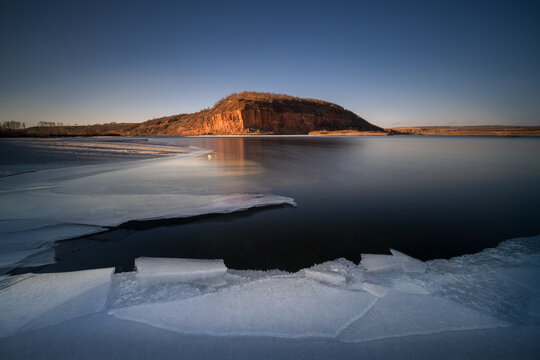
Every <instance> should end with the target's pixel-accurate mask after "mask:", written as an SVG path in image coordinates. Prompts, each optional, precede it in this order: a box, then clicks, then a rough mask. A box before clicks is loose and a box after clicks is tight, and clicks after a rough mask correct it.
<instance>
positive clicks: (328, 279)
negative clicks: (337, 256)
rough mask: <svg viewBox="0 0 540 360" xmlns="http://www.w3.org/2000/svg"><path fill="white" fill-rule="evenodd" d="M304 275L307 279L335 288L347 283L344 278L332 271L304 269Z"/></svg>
mask: <svg viewBox="0 0 540 360" xmlns="http://www.w3.org/2000/svg"><path fill="white" fill-rule="evenodd" d="M304 274H305V275H306V277H307V278H310V279H313V280H317V281H320V282H323V283H327V284H332V285H337V286H339V285H343V284H345V282H346V281H347V279H346V278H345V276H343V275H341V274H339V273H337V272H333V271H325V270H314V269H305V270H304Z"/></svg>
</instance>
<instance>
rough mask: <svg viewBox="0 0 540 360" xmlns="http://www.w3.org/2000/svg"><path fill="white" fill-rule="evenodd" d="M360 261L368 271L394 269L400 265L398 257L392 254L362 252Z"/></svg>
mask: <svg viewBox="0 0 540 360" xmlns="http://www.w3.org/2000/svg"><path fill="white" fill-rule="evenodd" d="M360 263H361V264H362V266H363V267H364V268H366V269H367V270H368V271H383V270H395V269H399V268H400V267H401V261H400V259H399V258H398V257H396V256H392V255H378V254H362V260H361V262H360Z"/></svg>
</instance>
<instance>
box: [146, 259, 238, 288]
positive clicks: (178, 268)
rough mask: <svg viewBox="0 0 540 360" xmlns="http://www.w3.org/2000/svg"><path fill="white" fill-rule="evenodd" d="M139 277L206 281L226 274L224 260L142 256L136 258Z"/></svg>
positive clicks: (156, 280)
mask: <svg viewBox="0 0 540 360" xmlns="http://www.w3.org/2000/svg"><path fill="white" fill-rule="evenodd" d="M135 267H136V268H137V273H138V275H139V277H140V278H141V279H142V280H143V281H144V282H146V283H158V282H165V281H177V282H196V281H199V282H201V281H202V282H204V281H207V280H210V279H212V278H215V277H217V276H220V275H224V274H225V272H226V271H227V267H226V266H225V264H224V263H223V260H221V259H219V260H206V259H205V260H198V259H167V258H150V257H140V258H137V259H135Z"/></svg>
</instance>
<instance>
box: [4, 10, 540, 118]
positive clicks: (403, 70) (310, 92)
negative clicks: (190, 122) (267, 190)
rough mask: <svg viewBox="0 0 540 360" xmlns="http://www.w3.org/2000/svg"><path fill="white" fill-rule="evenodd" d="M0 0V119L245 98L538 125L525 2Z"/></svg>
mask: <svg viewBox="0 0 540 360" xmlns="http://www.w3.org/2000/svg"><path fill="white" fill-rule="evenodd" d="M0 1H1V3H0V4H1V5H0V6H1V7H0V44H1V52H0V79H1V81H0V121H9V120H16V121H23V122H25V123H26V124H27V125H31V124H35V123H37V122H38V121H57V122H63V123H65V124H93V123H106V122H141V121H144V120H148V119H151V118H156V117H160V116H166V115H172V114H178V113H189V112H196V111H199V110H201V109H203V108H207V107H211V106H212V105H213V104H214V103H216V102H217V101H218V100H219V99H221V98H223V97H225V96H227V95H229V94H232V93H235V92H241V91H244V90H249V91H265V92H273V93H282V94H289V95H294V96H299V97H309V98H317V99H322V100H327V101H331V102H334V103H337V104H339V105H341V106H343V107H345V108H347V109H349V110H351V111H353V112H355V113H356V114H358V115H359V116H361V117H363V118H365V119H366V120H368V121H370V122H372V123H374V124H377V125H379V126H383V127H392V126H413V125H466V124H469V125H482V124H503V125H504V124H509V125H540V2H538V1H530V2H525V1H503V2H498V1H458V0H456V1H433V0H431V1H413V0H407V1H360V0H358V1H337V0H336V1H328V0H326V1H317V0H311V1H305V2H302V1H293V0H289V1H278V0H276V1H269V0H267V1H235V0H229V1H205V0H199V1H147V2H143V1H135V0H134V1H127V2H123V1H104V2H101V1H73V0H71V1H36V2H33V1H22V0H21V1H7V0H0Z"/></svg>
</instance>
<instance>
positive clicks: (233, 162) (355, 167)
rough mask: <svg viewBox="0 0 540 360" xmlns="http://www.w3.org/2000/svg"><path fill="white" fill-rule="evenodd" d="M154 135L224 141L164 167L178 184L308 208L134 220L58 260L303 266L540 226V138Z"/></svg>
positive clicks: (426, 253)
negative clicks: (286, 199) (269, 196)
mask: <svg viewBox="0 0 540 360" xmlns="http://www.w3.org/2000/svg"><path fill="white" fill-rule="evenodd" d="M151 141H158V142H167V143H169V144H178V145H182V146H186V145H187V146H198V147H203V148H207V149H212V150H214V151H215V152H214V153H213V154H211V155H210V156H206V155H205V156H202V157H198V158H194V159H189V160H187V161H185V162H184V164H183V165H182V166H179V167H178V168H176V169H163V171H165V174H166V176H169V177H170V178H171V181H174V180H175V177H174V173H175V172H176V173H178V174H182V179H181V181H179V183H178V184H177V185H178V187H182V188H186V187H187V188H188V189H189V188H191V189H193V191H194V192H198V193H205V192H209V193H227V192H271V193H275V194H280V195H285V196H290V197H293V198H294V199H295V200H296V202H297V203H298V207H297V208H291V207H285V208H273V209H268V210H265V211H250V212H247V213H243V214H236V215H226V216H219V217H211V218H207V217H205V218H199V219H197V220H196V221H193V222H186V221H178V222H175V221H169V222H153V223H146V224H138V225H136V226H128V227H123V228H120V229H116V230H113V231H109V232H107V233H105V234H100V235H93V236H90V237H86V238H83V239H81V240H78V241H77V242H70V243H62V244H60V245H59V246H58V247H57V259H58V260H59V263H58V264H54V265H51V266H48V267H46V269H45V270H46V271H54V270H55V269H62V270H70V269H76V268H88V267H103V266H117V267H118V268H119V269H129V268H130V267H131V266H132V264H133V259H134V258H136V257H138V256H158V257H189V258H223V259H225V262H226V264H227V266H229V267H230V268H236V269H262V270H266V269H274V268H278V269H283V270H289V271H295V270H298V269H301V268H304V267H309V266H311V265H313V264H315V263H321V262H324V261H327V260H333V259H336V258H340V257H344V258H347V259H350V260H352V261H355V262H358V261H359V260H360V255H361V253H388V249H389V248H394V249H398V250H400V251H403V252H405V253H407V254H410V255H412V256H415V257H417V258H420V259H423V260H428V259H433V258H449V257H452V256H457V255H461V254H466V253H474V252H477V251H480V250H482V249H484V248H486V247H492V246H495V245H497V244H498V243H499V242H500V241H502V240H504V239H508V238H515V237H520V236H529V235H535V234H538V233H539V232H540V221H538V219H539V218H540V216H539V215H540V186H539V184H540V139H538V138H494V137H430V136H421V137H414V136H396V137H257V138H253V137H247V138H245V137H244V138H231V137H227V138H217V137H212V138H152V139H151ZM141 176H143V174H141ZM144 176H147V177H149V178H151V176H163V175H161V174H160V173H159V171H158V172H156V174H153V175H150V176H149V174H144ZM148 186H149V187H151V186H152V183H151V180H150V179H149V182H148ZM73 249H76V250H77V251H73Z"/></svg>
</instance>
